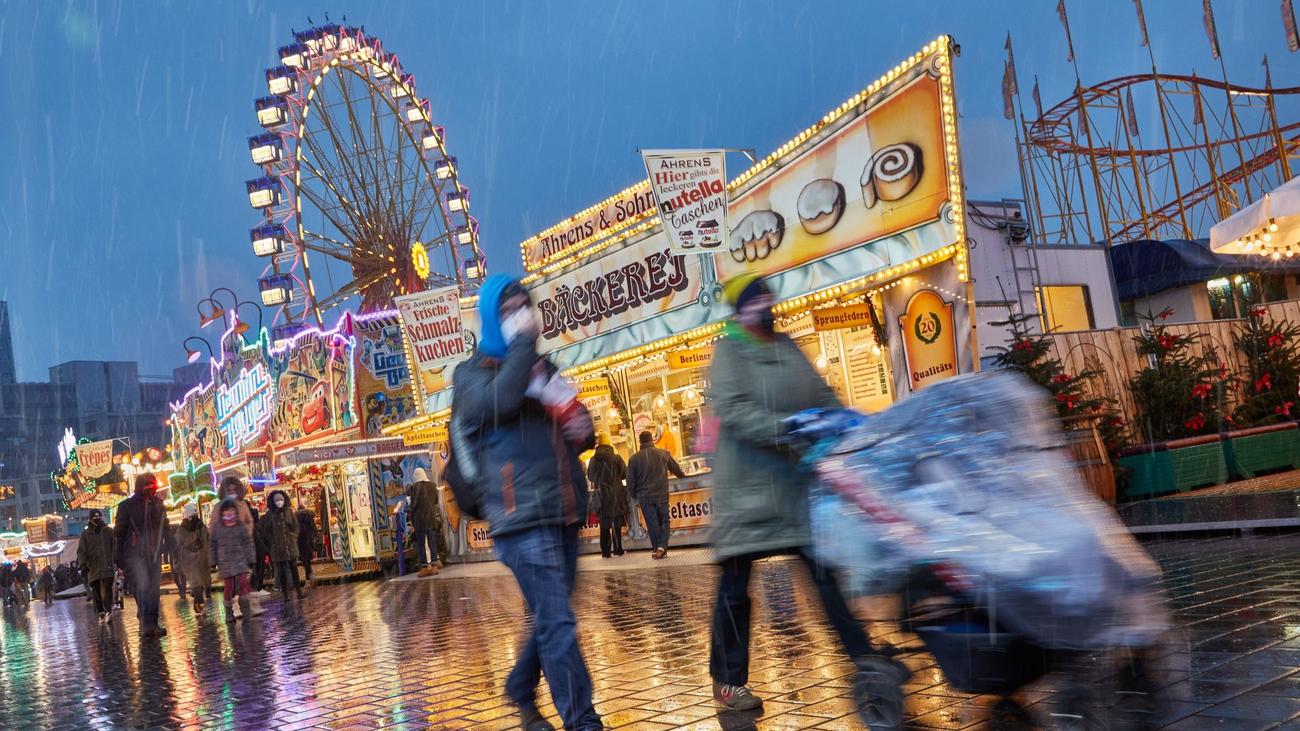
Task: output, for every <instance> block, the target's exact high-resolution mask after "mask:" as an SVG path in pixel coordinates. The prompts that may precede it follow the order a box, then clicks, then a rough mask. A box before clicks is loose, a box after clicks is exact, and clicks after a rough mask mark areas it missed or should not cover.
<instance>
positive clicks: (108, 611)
mask: <svg viewBox="0 0 1300 731" xmlns="http://www.w3.org/2000/svg"><path fill="white" fill-rule="evenodd" d="M115 554H116V549H115V546H114V544H113V529H112V528H111V527H109V526H108V525H106V524H105V523H104V514H103V513H102V512H100V511H98V510H92V511H90V522H89V523H87V524H86V529H85V530H83V531H82V532H81V537H80V538H79V539H78V543H77V564H78V565H80V566H81V568H82V570H83V571H85V572H86V585H87V586H88V587H89V588H90V594H91V596H92V597H93V598H94V600H95V612H96V613H98V614H99V623H100V624H108V623H110V622H112V621H113V611H112V610H113V579H114V577H115V573H114V571H113V557H114V555H115Z"/></svg>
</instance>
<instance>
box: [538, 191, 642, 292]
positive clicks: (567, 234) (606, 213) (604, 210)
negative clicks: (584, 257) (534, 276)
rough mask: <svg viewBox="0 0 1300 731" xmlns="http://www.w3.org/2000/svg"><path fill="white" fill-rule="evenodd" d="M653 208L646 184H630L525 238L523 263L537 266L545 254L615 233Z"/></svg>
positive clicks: (561, 250)
mask: <svg viewBox="0 0 1300 731" xmlns="http://www.w3.org/2000/svg"><path fill="white" fill-rule="evenodd" d="M654 212H655V199H654V194H653V193H652V192H651V191H650V186H649V185H647V184H645V183H641V184H639V185H634V186H632V187H631V188H628V189H627V190H625V191H623V192H621V193H619V194H618V195H616V196H614V197H613V198H610V199H609V200H607V201H605V202H604V203H602V204H600V205H598V206H593V207H591V208H588V209H587V210H585V211H583V212H581V213H579V214H577V215H576V216H573V217H572V218H569V219H568V220H566V221H562V222H560V223H558V224H556V225H554V226H552V227H550V228H548V229H546V230H545V231H543V232H541V233H539V234H537V235H536V236H534V237H532V238H530V239H528V240H527V241H525V242H524V243H523V250H524V266H525V267H526V268H527V269H528V270H529V271H532V270H533V269H537V268H539V267H541V266H542V265H543V264H545V263H546V259H547V258H548V257H551V256H555V255H556V254H559V253H561V252H564V251H567V250H570V249H576V248H578V247H579V246H580V245H582V244H586V243H590V242H593V241H596V240H599V239H602V238H604V237H606V236H608V235H612V234H615V233H617V232H618V231H620V230H622V229H624V228H626V227H627V226H629V225H631V224H632V223H634V222H636V221H639V220H641V219H643V218H646V217H647V216H650V215H653V214H654Z"/></svg>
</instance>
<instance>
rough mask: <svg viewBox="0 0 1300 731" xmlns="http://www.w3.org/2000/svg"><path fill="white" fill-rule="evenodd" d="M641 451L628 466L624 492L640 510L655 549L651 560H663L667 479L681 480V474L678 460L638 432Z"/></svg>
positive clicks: (665, 553)
mask: <svg viewBox="0 0 1300 731" xmlns="http://www.w3.org/2000/svg"><path fill="white" fill-rule="evenodd" d="M640 441H641V449H639V450H637V453H636V454H634V455H632V459H630V460H628V462H627V490H628V492H629V493H631V495H632V499H633V500H635V501H636V502H637V504H638V505H640V506H641V515H642V516H643V517H644V518H645V526H646V532H648V533H649V534H650V547H651V548H653V549H654V553H653V554H651V556H650V557H651V558H663V557H664V556H667V555H668V534H669V533H670V529H669V527H668V475H669V474H670V473H671V474H672V475H673V476H674V477H678V478H682V477H685V476H686V473H685V472H683V471H682V468H681V466H679V465H678V464H677V460H675V459H673V456H672V455H671V454H669V453H668V450H665V449H660V448H659V447H656V446H655V437H654V435H653V434H651V433H650V432H648V431H643V432H641V437H640Z"/></svg>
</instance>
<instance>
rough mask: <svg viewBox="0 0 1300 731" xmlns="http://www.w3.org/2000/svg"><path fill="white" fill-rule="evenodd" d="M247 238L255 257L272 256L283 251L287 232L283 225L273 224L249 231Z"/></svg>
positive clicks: (287, 237)
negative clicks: (251, 244) (250, 241)
mask: <svg viewBox="0 0 1300 731" xmlns="http://www.w3.org/2000/svg"><path fill="white" fill-rule="evenodd" d="M248 237H249V239H251V240H252V242H253V253H254V254H256V255H257V256H274V255H276V254H279V253H282V252H283V251H284V245H285V242H286V241H288V239H289V232H288V230H287V229H285V227H284V226H283V225H281V224H278V223H273V224H269V225H266V226H258V227H257V228H255V229H253V230H251V231H249V232H248Z"/></svg>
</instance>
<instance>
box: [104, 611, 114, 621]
mask: <svg viewBox="0 0 1300 731" xmlns="http://www.w3.org/2000/svg"><path fill="white" fill-rule="evenodd" d="M112 623H113V612H112V610H110V611H107V612H104V624H112Z"/></svg>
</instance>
